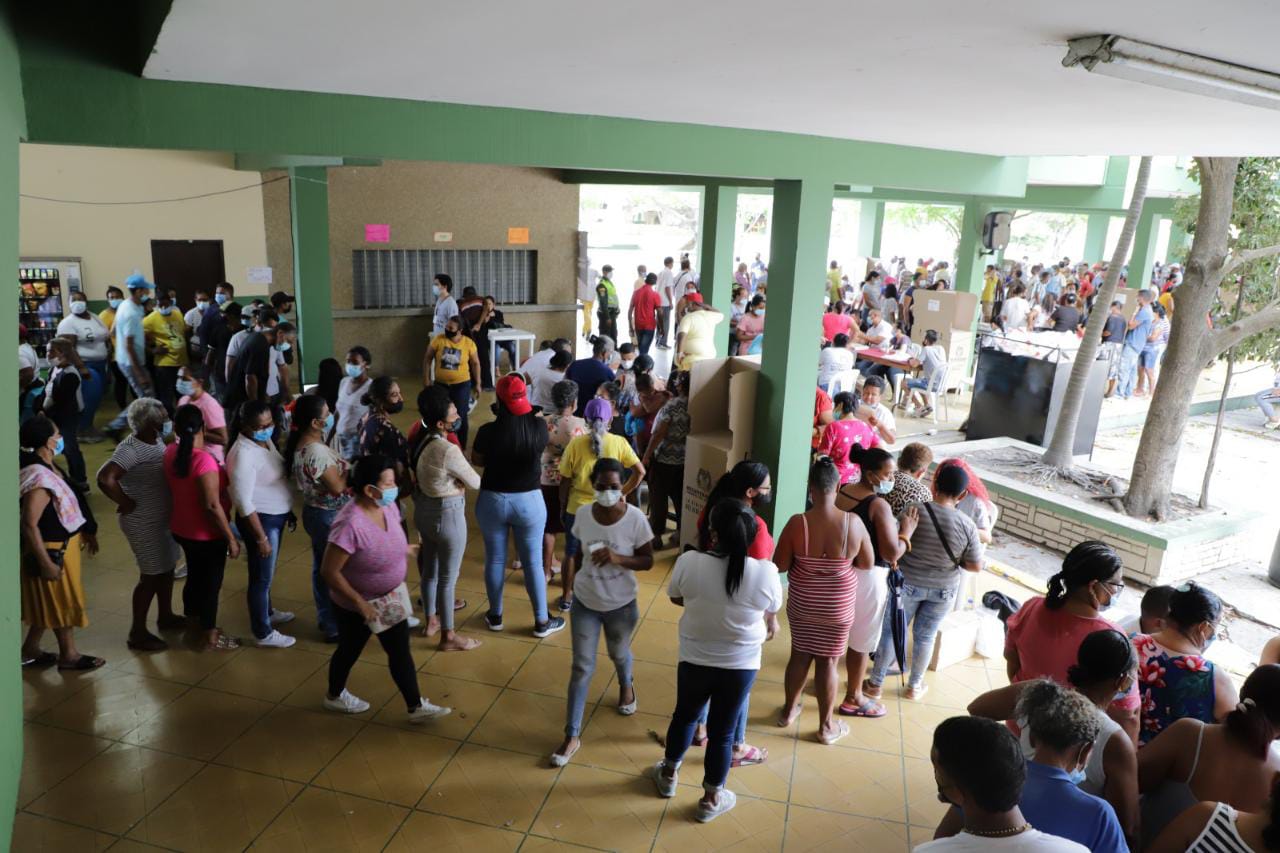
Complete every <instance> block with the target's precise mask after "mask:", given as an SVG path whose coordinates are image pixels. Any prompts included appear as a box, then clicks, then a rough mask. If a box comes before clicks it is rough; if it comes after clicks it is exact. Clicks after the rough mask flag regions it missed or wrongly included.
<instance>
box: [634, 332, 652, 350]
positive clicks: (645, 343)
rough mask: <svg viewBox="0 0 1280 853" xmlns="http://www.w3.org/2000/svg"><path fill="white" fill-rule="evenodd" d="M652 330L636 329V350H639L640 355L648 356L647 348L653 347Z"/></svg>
mask: <svg viewBox="0 0 1280 853" xmlns="http://www.w3.org/2000/svg"><path fill="white" fill-rule="evenodd" d="M655 331H656V330H654V329H636V349H638V350H640V354H641V355H648V354H649V347H651V346H653V335H654V332H655Z"/></svg>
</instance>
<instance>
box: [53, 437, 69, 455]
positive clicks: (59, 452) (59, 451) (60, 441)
mask: <svg viewBox="0 0 1280 853" xmlns="http://www.w3.org/2000/svg"><path fill="white" fill-rule="evenodd" d="M66 446H67V443H66V442H65V441H63V439H62V436H58V443H57V444H55V445H54V446H53V455H54V456H61V455H62V449H63V448H64V447H66Z"/></svg>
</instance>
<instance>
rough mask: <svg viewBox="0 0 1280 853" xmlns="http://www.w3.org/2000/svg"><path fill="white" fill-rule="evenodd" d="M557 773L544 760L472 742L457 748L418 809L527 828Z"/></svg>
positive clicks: (517, 828)
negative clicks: (474, 744) (472, 743)
mask: <svg viewBox="0 0 1280 853" xmlns="http://www.w3.org/2000/svg"><path fill="white" fill-rule="evenodd" d="M557 775H558V774H557V773H556V771H553V770H550V769H548V768H547V766H546V761H545V759H543V760H539V759H538V758H536V757H534V756H531V755H521V754H518V753H513V752H507V751H505V750H501V749H491V748H489V747H484V746H473V745H470V744H468V745H465V746H463V747H462V748H461V749H459V750H458V752H457V754H456V755H455V756H454V757H453V760H452V761H450V762H449V764H448V765H447V766H446V767H445V769H444V772H443V773H441V774H440V778H438V779H437V780H436V781H435V784H433V785H432V786H431V788H430V789H429V790H428V791H427V795H426V796H425V797H423V798H422V801H421V802H420V803H419V804H418V808H419V809H420V810H422V811H428V812H434V813H436V814H443V815H448V816H449V817H456V818H462V819H463V820H470V821H475V822H476V823H483V824H486V825H488V826H496V827H501V828H504V829H514V830H516V831H518V832H525V831H527V830H528V829H529V826H530V825H531V824H532V823H533V819H534V816H535V815H537V813H538V809H540V808H541V807H542V803H543V800H544V799H545V798H546V796H547V792H548V791H549V790H551V786H552V784H554V782H555V780H556V777H557Z"/></svg>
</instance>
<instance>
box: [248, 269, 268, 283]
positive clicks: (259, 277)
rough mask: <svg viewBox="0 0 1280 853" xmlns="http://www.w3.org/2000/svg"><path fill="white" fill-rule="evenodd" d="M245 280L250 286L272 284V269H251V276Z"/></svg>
mask: <svg viewBox="0 0 1280 853" xmlns="http://www.w3.org/2000/svg"><path fill="white" fill-rule="evenodd" d="M245 280H246V281H247V282H248V283H249V284H270V283H271V267H249V274H248V275H247V276H246V277H245Z"/></svg>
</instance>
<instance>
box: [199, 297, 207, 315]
mask: <svg viewBox="0 0 1280 853" xmlns="http://www.w3.org/2000/svg"><path fill="white" fill-rule="evenodd" d="M208 307H209V300H208V299H201V300H199V301H197V302H196V310H197V311H199V312H200V313H202V314H203V313H204V309H206V308H208Z"/></svg>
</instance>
